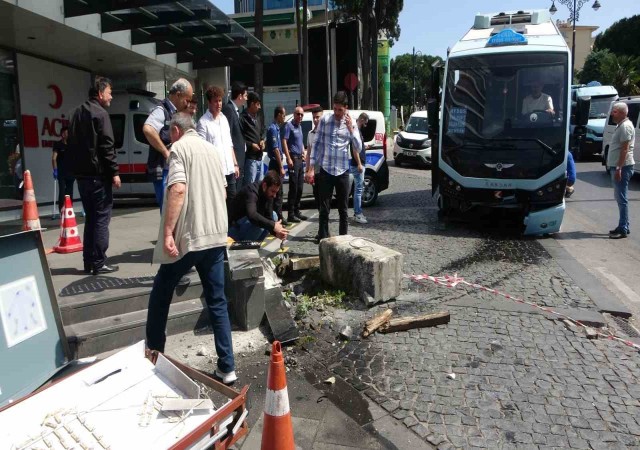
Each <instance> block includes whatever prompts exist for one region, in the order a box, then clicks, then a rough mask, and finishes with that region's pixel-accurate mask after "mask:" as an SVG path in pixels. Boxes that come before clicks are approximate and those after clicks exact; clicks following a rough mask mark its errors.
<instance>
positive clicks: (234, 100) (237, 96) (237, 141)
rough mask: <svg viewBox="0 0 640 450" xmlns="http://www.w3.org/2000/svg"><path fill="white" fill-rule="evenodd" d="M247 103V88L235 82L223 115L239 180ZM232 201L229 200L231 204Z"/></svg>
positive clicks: (242, 160)
mask: <svg viewBox="0 0 640 450" xmlns="http://www.w3.org/2000/svg"><path fill="white" fill-rule="evenodd" d="M245 103H247V86H246V85H245V84H244V83H242V82H240V81H235V82H234V83H233V84H232V85H231V97H230V98H229V101H228V102H227V103H226V104H225V105H224V106H223V107H222V114H224V115H225V117H226V118H227V121H228V122H229V130H230V131H231V142H233V151H234V152H235V154H236V162H237V163H238V167H239V168H240V176H239V177H238V180H242V179H243V178H244V153H245V144H244V137H243V135H242V130H241V129H240V109H241V108H242V107H244V105H245ZM231 200H232V199H227V201H229V202H231Z"/></svg>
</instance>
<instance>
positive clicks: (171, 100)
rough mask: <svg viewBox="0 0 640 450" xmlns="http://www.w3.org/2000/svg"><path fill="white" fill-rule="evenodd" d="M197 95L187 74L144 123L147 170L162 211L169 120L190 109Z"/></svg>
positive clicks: (167, 155)
mask: <svg viewBox="0 0 640 450" xmlns="http://www.w3.org/2000/svg"><path fill="white" fill-rule="evenodd" d="M192 98H193V87H191V83H189V82H188V81H187V80H185V79H184V78H180V79H179V80H176V82H175V83H173V85H171V88H169V97H168V98H165V99H164V100H162V103H160V104H159V105H158V106H156V107H155V108H154V109H153V111H151V114H149V117H147V120H146V121H145V122H144V125H143V126H142V132H143V133H144V137H146V138H147V141H149V155H148V157H147V174H148V175H149V177H150V178H151V181H152V182H153V189H154V191H155V193H156V202H158V206H160V212H162V201H163V198H164V185H165V184H166V181H167V173H168V172H169V169H168V167H167V161H168V160H169V147H171V138H170V137H169V122H170V121H171V118H172V117H173V115H174V114H175V113H176V112H181V111H186V110H187V108H188V107H189V102H190V101H191V100H192Z"/></svg>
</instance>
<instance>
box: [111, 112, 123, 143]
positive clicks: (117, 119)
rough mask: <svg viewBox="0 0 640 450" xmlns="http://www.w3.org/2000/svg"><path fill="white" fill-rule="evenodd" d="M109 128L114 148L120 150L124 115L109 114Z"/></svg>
mask: <svg viewBox="0 0 640 450" xmlns="http://www.w3.org/2000/svg"><path fill="white" fill-rule="evenodd" d="M109 117H111V127H112V128H113V138H114V140H115V141H116V148H122V146H123V144H124V128H125V117H126V116H125V115H124V114H111V115H110V116H109Z"/></svg>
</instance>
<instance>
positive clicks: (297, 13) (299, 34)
mask: <svg viewBox="0 0 640 450" xmlns="http://www.w3.org/2000/svg"><path fill="white" fill-rule="evenodd" d="M294 14H295V16H294V17H295V20H296V34H297V37H298V83H299V84H300V101H301V102H302V95H303V89H304V88H303V86H304V82H303V80H304V77H303V74H302V26H301V24H300V0H296V10H295V11H294ZM301 104H302V103H301Z"/></svg>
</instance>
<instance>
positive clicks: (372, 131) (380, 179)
mask: <svg viewBox="0 0 640 450" xmlns="http://www.w3.org/2000/svg"><path fill="white" fill-rule="evenodd" d="M307 109H309V108H305V110H307ZM363 112H365V113H367V115H368V116H369V122H368V123H367V126H366V128H365V129H364V132H363V141H364V144H365V145H369V146H370V148H369V149H368V150H367V151H366V154H367V159H366V164H365V174H364V190H363V192H362V206H371V205H373V204H374V203H375V202H376V200H377V199H378V194H379V193H380V192H382V191H384V190H385V189H387V188H388V187H389V167H388V166H387V161H386V157H385V155H386V152H387V134H386V131H385V121H384V115H383V114H382V113H381V112H380V111H362V110H351V109H350V110H349V115H350V116H351V119H352V120H353V123H354V124H355V122H356V120H357V119H358V116H359V115H360V114H361V113H363ZM332 113H333V110H331V109H325V110H324V113H323V115H327V114H332ZM264 114H265V117H273V111H265V113H264ZM292 119H293V114H289V115H287V117H286V118H285V121H286V122H290V121H291V120H292ZM312 128H313V115H312V114H311V112H308V111H306V112H305V113H304V116H303V118H302V133H303V139H304V145H305V147H306V146H307V135H308V134H309V131H311V129H312ZM263 164H264V170H265V172H266V170H267V168H268V167H269V157H268V156H267V154H266V152H265V153H264V157H263ZM284 164H285V168H286V166H287V162H286V161H284ZM285 183H286V184H288V183H289V173H288V172H285ZM351 184H353V180H351ZM302 195H303V196H304V197H307V196H312V195H313V193H312V188H311V186H310V185H309V184H307V183H305V184H304V187H303V191H302ZM286 197H287V193H286V192H285V193H284V198H285V201H286Z"/></svg>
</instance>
